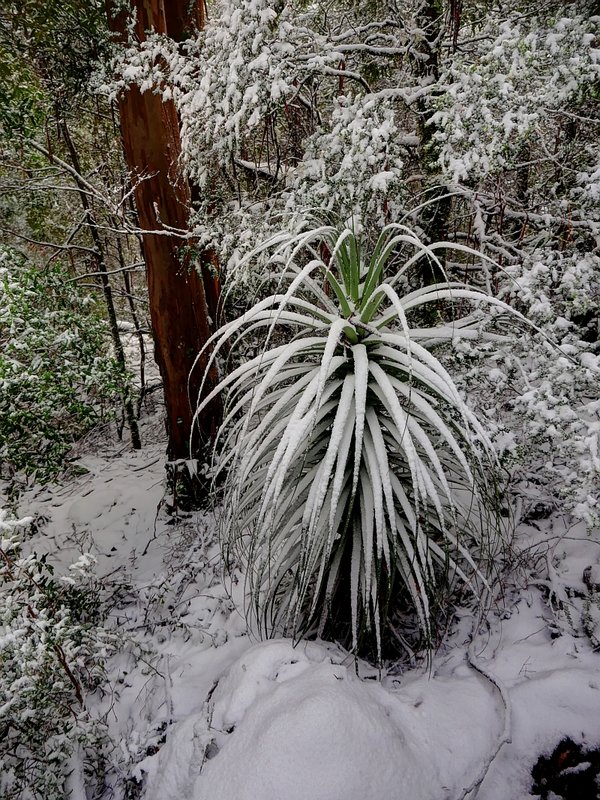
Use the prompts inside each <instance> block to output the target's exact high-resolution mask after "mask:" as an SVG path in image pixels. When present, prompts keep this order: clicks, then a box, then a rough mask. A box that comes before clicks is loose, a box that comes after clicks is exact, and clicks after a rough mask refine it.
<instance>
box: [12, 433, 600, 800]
mask: <svg viewBox="0 0 600 800" xmlns="http://www.w3.org/2000/svg"><path fill="white" fill-rule="evenodd" d="M144 434H145V439H146V441H154V442H156V441H159V443H158V444H151V445H146V446H145V447H144V449H143V450H142V451H140V452H137V453H132V452H130V451H129V450H128V448H127V446H126V445H124V444H115V443H113V442H111V441H110V440H109V439H108V438H106V437H104V438H102V437H100V438H96V440H95V441H92V440H90V441H91V442H92V444H93V447H91V449H93V454H87V455H86V454H83V453H81V457H80V458H79V460H78V462H77V463H78V464H80V465H81V466H82V467H84V468H85V469H86V470H87V472H86V473H85V474H83V475H80V476H79V477H77V478H75V479H73V480H71V481H69V482H67V483H65V484H64V485H62V486H58V487H54V488H51V489H40V488H39V487H36V488H33V489H30V490H29V491H28V492H26V493H25V495H24V496H23V497H22V500H21V510H22V511H23V512H24V513H27V514H41V515H44V516H45V517H47V523H46V524H45V525H44V526H43V529H42V531H41V533H40V534H38V535H37V537H36V540H35V541H34V542H33V544H32V546H34V547H35V549H36V550H38V552H41V551H45V552H48V553H51V554H52V557H53V558H55V559H56V560H57V561H59V562H61V563H62V564H63V565H67V564H68V563H71V562H72V561H74V560H75V558H76V556H77V555H78V554H79V553H80V552H82V551H86V552H92V553H93V554H94V555H95V556H96V557H97V559H98V572H99V574H100V575H102V576H106V581H107V583H108V584H109V585H111V586H114V587H115V592H117V591H118V592H119V598H118V600H117V601H116V605H115V610H114V612H113V621H114V623H115V624H116V625H119V626H120V628H121V629H122V630H125V631H127V632H128V634H130V635H131V636H132V637H133V638H135V639H136V640H137V641H138V643H142V645H143V656H142V657H140V652H141V651H140V648H139V645H138V646H137V649H136V648H132V649H131V651H130V650H128V649H127V648H124V650H123V652H122V653H120V654H119V656H118V657H117V658H116V659H114V660H113V662H112V663H111V665H110V678H111V687H112V688H111V692H110V693H109V694H108V695H105V697H104V698H103V699H102V700H100V699H95V700H92V701H91V702H92V703H95V705H94V708H93V710H94V713H103V714H106V716H107V719H108V721H109V724H110V727H111V731H112V734H113V736H114V737H115V740H116V741H117V742H120V748H121V750H122V753H121V760H120V761H121V767H120V769H121V772H122V774H121V776H120V777H121V784H123V783H124V781H125V779H127V778H129V786H130V787H132V786H134V784H135V781H137V787H138V788H141V797H142V798H143V800H167V799H168V800H367V799H368V798H369V799H370V798H373V800H375V798H382V800H383V798H385V800H402V799H403V798H410V800H429V799H431V800H442V798H448V800H458V798H465V797H470V798H473V797H475V796H476V797H478V798H479V800H525V799H526V798H528V797H529V796H530V790H531V786H532V784H531V768H532V766H533V765H534V763H535V762H536V760H537V759H538V757H539V755H540V754H541V753H543V752H550V751H552V750H553V749H554V747H555V746H556V745H557V744H558V743H559V742H560V740H561V739H563V738H564V737H566V736H568V737H570V738H571V739H573V740H574V741H575V742H577V743H584V744H585V746H586V747H594V746H598V745H599V744H600V670H599V667H600V655H599V654H598V653H597V652H594V646H593V645H594V643H596V644H598V638H599V637H598V636H597V634H599V633H600V625H598V624H597V623H598V620H600V603H598V598H599V597H600V594H598V593H597V592H596V591H595V590H596V589H600V585H598V586H597V585H596V582H597V583H598V584H600V566H599V565H600V547H599V542H600V536H598V535H596V536H588V535H587V534H586V532H585V531H584V530H583V529H582V528H581V526H571V525H570V523H569V520H568V519H564V518H562V517H560V516H559V515H554V516H553V517H551V518H549V519H545V520H540V521H537V522H535V521H533V522H530V524H525V523H523V524H521V526H520V527H519V531H518V543H519V547H520V548H522V550H523V552H524V553H526V554H527V556H528V558H527V564H528V565H529V566H526V567H525V568H523V569H521V570H520V571H519V575H518V578H517V579H516V580H515V584H514V585H513V586H509V587H507V591H506V597H507V599H506V600H505V603H504V606H503V607H502V609H501V610H498V611H496V612H495V613H493V614H492V616H491V617H490V620H489V624H488V626H487V627H485V628H481V629H480V630H479V632H478V634H477V636H476V638H475V640H474V641H473V643H472V645H471V647H470V648H469V638H470V632H471V630H472V627H473V625H472V620H471V619H469V617H468V615H465V616H464V618H463V619H461V620H459V622H458V623H457V628H456V631H455V632H454V634H453V636H452V637H451V640H450V642H449V643H448V644H447V646H445V647H444V648H443V650H442V651H440V652H439V653H438V654H437V655H436V656H435V658H434V661H433V665H432V667H431V670H428V669H427V667H426V666H423V667H422V668H418V669H412V670H408V671H405V672H403V673H400V674H399V671H398V669H393V668H391V669H390V670H389V671H387V672H385V671H384V672H383V673H381V674H379V673H377V672H376V671H375V670H373V669H371V668H369V667H367V666H366V665H364V664H360V665H358V669H356V665H355V663H354V660H353V659H352V658H351V657H350V656H348V655H347V654H346V653H344V652H342V651H341V650H339V649H338V648H337V647H336V646H334V645H332V644H328V643H325V642H318V643H302V644H300V645H298V646H297V647H293V646H292V644H291V643H290V642H289V641H286V640H272V641H268V642H262V643H260V642H257V641H256V640H255V639H254V638H253V637H252V636H251V635H250V634H249V633H248V632H247V629H246V625H245V623H244V620H243V619H242V617H241V616H240V614H239V613H238V612H237V611H236V602H238V603H239V600H240V597H239V592H240V586H239V584H238V585H237V586H236V585H233V586H232V587H231V586H230V587H229V589H232V590H233V598H231V597H230V595H229V593H228V591H227V589H226V587H225V586H224V585H223V582H222V581H221V579H220V571H219V560H218V547H217V543H216V542H215V541H214V536H213V533H212V529H213V526H212V524H211V520H210V518H209V517H207V516H203V515H201V514H197V515H195V516H193V517H189V518H186V519H181V520H179V521H175V522H174V521H173V519H172V518H170V517H169V516H168V514H166V513H165V509H164V500H165V498H164V486H163V474H164V466H163V451H164V445H163V444H162V442H160V438H161V437H160V426H159V425H157V424H156V423H154V427H153V428H148V427H146V429H145V430H144ZM587 567H592V570H591V571H590V570H587V572H586V573H585V575H586V579H585V581H584V571H585V570H586V568H587ZM236 595H238V596H236ZM134 650H135V653H134ZM499 747H500V749H499V751H498V748H499ZM497 751H498V752H497ZM496 753H497V755H495V754H496ZM494 755H495V757H494ZM490 762H491V763H490ZM488 765H489V769H487V771H486V768H487V766H488ZM118 777H119V776H115V778H114V780H115V785H116V781H117V778H118ZM133 778H135V781H133ZM130 796H134V794H131V795H130ZM549 797H553V795H552V794H550V795H549ZM580 800H588V799H587V798H584V797H581V799H580Z"/></svg>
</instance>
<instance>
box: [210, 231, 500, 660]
mask: <svg viewBox="0 0 600 800" xmlns="http://www.w3.org/2000/svg"><path fill="white" fill-rule="evenodd" d="M442 246H444V245H434V246H431V247H426V246H425V245H424V244H423V243H422V242H421V241H420V240H419V239H418V238H417V237H416V236H415V234H413V233H412V232H411V231H410V230H409V229H408V228H406V227H405V226H402V225H389V226H387V227H386V228H385V229H384V230H383V232H382V234H381V236H380V237H379V240H378V242H377V244H376V246H375V248H374V250H373V253H372V254H371V255H370V257H367V254H366V253H365V252H364V250H363V248H362V246H361V242H360V240H359V238H358V237H357V236H356V235H355V234H354V233H353V232H352V231H351V230H348V229H346V230H343V231H342V232H341V233H339V232H338V231H337V230H336V229H335V228H332V227H329V226H324V227H321V228H318V229H314V230H310V231H308V232H307V233H305V234H300V235H298V236H295V237H294V236H291V235H287V234H281V235H279V236H277V237H275V238H274V239H272V240H271V241H269V242H267V243H266V244H265V245H264V248H272V249H273V251H274V252H273V255H272V257H271V265H272V268H273V270H275V273H276V276H277V278H278V280H279V287H280V289H279V291H278V292H277V293H276V294H274V295H272V296H270V297H268V298H266V299H264V300H262V301H261V302H259V303H257V304H256V305H255V306H254V307H253V308H252V309H251V310H249V311H248V312H247V313H245V314H244V315H243V316H242V317H241V318H240V319H238V320H235V321H233V322H231V323H229V324H226V325H224V326H223V327H222V328H221V329H220V330H219V331H218V332H217V333H216V334H215V335H214V337H213V339H212V341H211V342H210V343H209V345H210V346H212V347H213V353H212V355H211V359H210V361H211V363H212V362H213V361H214V359H215V358H216V357H217V356H218V354H219V352H221V351H222V350H223V348H225V347H226V346H227V347H230V346H231V348H232V349H233V350H234V352H235V349H234V348H235V346H239V345H240V343H243V341H244V337H247V338H246V341H248V337H256V336H258V335H261V332H263V331H265V330H266V343H265V345H264V348H263V349H262V351H261V352H260V353H259V354H258V355H256V356H255V357H254V358H251V359H250V360H248V361H247V362H246V363H242V364H241V365H240V366H238V367H237V368H236V369H234V370H233V371H232V372H231V374H229V375H228V376H226V377H225V378H223V379H222V381H221V382H220V384H219V386H217V388H216V389H215V390H214V391H213V392H212V393H211V394H210V395H208V396H207V397H206V398H204V399H203V400H202V402H201V403H200V405H199V406H198V410H197V413H198V414H200V413H202V409H203V408H204V406H205V404H206V403H208V402H210V399H211V397H212V396H214V395H215V394H216V393H217V392H221V391H223V390H227V401H226V408H225V415H224V422H223V425H222V427H221V429H220V431H219V436H218V441H217V451H218V459H217V464H218V467H217V478H218V477H219V476H223V475H226V478H225V483H224V496H223V516H222V538H223V544H224V548H225V554H226V556H231V557H233V558H236V559H238V560H239V561H240V562H241V564H242V565H243V567H244V569H245V571H246V576H247V581H248V590H249V597H250V598H251V605H250V607H249V609H248V611H249V612H250V613H251V614H252V615H255V617H256V618H257V620H258V622H259V623H260V625H261V626H262V627H263V629H264V630H265V631H267V632H277V633H279V632H284V633H291V634H292V635H294V636H296V635H299V634H302V633H303V632H306V631H307V630H308V628H309V627H310V626H311V625H314V623H315V620H317V619H319V620H320V630H321V632H322V631H323V629H324V626H327V625H329V628H328V629H327V630H328V632H333V634H335V635H337V636H338V637H339V638H342V639H345V641H346V643H347V644H350V645H352V646H353V647H355V648H356V647H357V646H359V645H360V642H361V640H362V641H363V642H370V647H372V648H373V650H371V652H373V651H374V649H375V648H376V650H377V653H378V656H379V655H380V654H381V633H382V623H385V624H386V625H387V624H388V623H391V622H392V620H393V619H394V615H396V617H397V611H398V609H399V608H400V607H401V606H402V605H404V607H405V608H407V609H412V611H413V612H415V613H416V616H417V619H418V626H419V628H420V631H421V634H422V635H423V636H424V637H425V639H426V640H427V641H429V640H430V637H431V632H432V620H433V617H434V611H435V609H436V607H439V606H443V604H444V598H446V599H447V596H448V592H449V591H450V590H451V588H452V587H453V586H456V584H457V583H462V584H464V585H465V586H467V587H470V589H472V590H476V588H477V585H479V586H480V587H481V585H482V583H484V582H485V581H486V574H487V573H488V571H489V570H488V566H487V565H488V564H489V562H490V561H491V559H493V557H494V556H495V555H496V554H497V553H498V551H499V548H500V546H501V543H502V536H501V533H500V530H501V524H500V519H499V515H498V500H497V493H496V478H497V463H496V459H495V455H494V452H493V449H492V446H491V444H490V442H489V439H488V437H487V435H486V433H485V431H484V430H483V428H482V426H481V425H480V423H479V422H478V420H477V418H476V416H475V415H474V414H473V413H472V412H471V411H470V410H469V409H468V408H467V406H466V405H465V403H464V402H463V400H462V399H461V397H460V395H459V392H458V390H457V389H456V387H455V385H454V383H453V382H452V379H451V378H450V376H449V374H448V373H447V371H446V370H445V369H444V367H443V366H442V364H441V363H440V361H439V360H438V359H437V358H436V357H435V356H434V355H433V350H434V349H435V347H436V345H437V344H439V343H447V342H449V341H452V340H453V339H455V338H456V337H464V338H476V337H478V336H479V332H478V324H477V323H478V319H479V318H478V316H477V314H471V315H470V316H467V317H464V318H461V319H454V320H452V321H450V322H446V323H441V324H439V325H438V326H437V327H427V328H422V327H418V319H419V316H418V315H420V318H422V319H427V318H429V319H431V316H432V315H431V312H429V313H427V314H426V313H424V308H425V307H430V308H431V307H432V308H433V309H434V311H435V313H436V315H437V316H438V317H439V315H440V313H441V311H442V310H443V309H445V308H446V307H448V306H451V307H452V306H453V305H454V302H455V301H457V300H458V301H460V303H461V305H465V304H466V305H470V306H471V307H472V306H473V304H475V305H477V304H478V303H480V302H481V301H484V302H486V303H488V304H492V305H493V306H495V307H496V308H500V309H502V310H503V311H507V310H508V308H507V307H506V306H504V304H502V303H500V302H498V301H497V300H494V299H493V298H490V297H488V296H487V295H485V294H484V293H482V292H480V291H478V290H476V289H472V288H469V287H466V286H465V285H462V284H458V283H442V284H437V285H432V286H425V287H423V288H419V289H416V290H413V291H411V290H410V289H408V290H406V292H405V293H404V294H402V292H401V290H400V287H401V286H403V285H405V281H406V277H407V276H408V275H409V274H410V273H411V271H415V272H417V270H418V265H419V262H420V261H421V259H429V260H431V261H433V262H436V263H437V264H438V267H439V268H440V269H442V266H441V264H440V262H439V261H438V259H437V257H436V252H435V251H436V250H437V249H438V248H439V247H442ZM264 248H261V249H264ZM400 251H402V252H404V253H406V252H407V251H408V256H406V259H405V260H404V263H402V264H401V265H399V264H398V253H399V252H400ZM323 253H327V254H330V257H329V258H328V259H327V263H326V262H325V261H324V260H323V258H322V254H323ZM297 259H298V260H299V261H300V259H301V261H300V263H301V264H304V266H301V265H299V264H298V263H297ZM281 329H284V330H285V329H287V330H288V331H290V330H291V331H292V333H293V336H292V337H291V338H290V337H289V336H287V338H286V339H285V340H282V339H281V336H280V334H279V333H277V334H276V332H277V331H279V330H281ZM262 335H263V337H264V333H263V334H262ZM276 335H277V336H278V337H279V338H278V340H277V341H283V343H281V344H276V342H275V338H274V337H275V336H276ZM230 352H231V350H230ZM209 367H210V364H209ZM396 621H397V620H396Z"/></svg>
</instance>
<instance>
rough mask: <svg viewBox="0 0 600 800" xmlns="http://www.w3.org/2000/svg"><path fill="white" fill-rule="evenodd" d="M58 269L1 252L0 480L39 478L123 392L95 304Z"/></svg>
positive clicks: (53, 467) (52, 470)
mask: <svg viewBox="0 0 600 800" xmlns="http://www.w3.org/2000/svg"><path fill="white" fill-rule="evenodd" d="M66 277H67V276H66V274H65V273H64V271H63V269H62V268H61V267H60V266H58V265H53V266H49V267H47V268H46V269H44V270H43V271H42V270H39V269H37V268H36V267H35V266H34V265H33V264H31V263H30V262H28V261H27V260H26V259H25V258H24V257H23V256H22V255H21V254H19V253H17V252H16V251H15V250H11V249H8V248H4V247H0V475H2V476H4V477H10V475H11V473H12V472H14V471H15V470H17V471H22V472H24V473H26V474H36V475H37V477H38V478H39V479H40V480H45V479H48V478H49V477H51V476H52V475H54V474H55V473H56V472H57V471H58V470H59V469H60V468H61V466H62V463H63V460H64V457H65V455H66V454H67V453H68V451H69V449H70V447H71V445H72V444H73V442H74V441H76V440H77V439H78V438H79V437H81V436H82V434H83V433H85V432H86V431H87V430H88V429H89V428H90V427H91V426H92V425H93V424H94V423H95V422H97V421H98V420H99V419H101V418H102V416H103V415H104V414H105V413H106V410H107V409H110V407H111V405H114V404H115V402H116V400H117V398H118V396H119V393H120V392H122V390H123V377H122V375H121V373H120V371H119V369H118V366H117V364H116V362H115V361H114V359H112V358H111V357H110V355H109V345H108V334H107V326H106V324H105V322H104V321H103V320H102V318H101V317H100V316H99V314H98V312H97V310H96V308H95V304H94V302H93V301H92V300H91V299H90V298H89V297H86V296H85V295H84V294H82V292H81V291H80V290H79V289H78V287H77V286H76V285H75V284H74V283H72V282H71V283H67V282H65V279H66Z"/></svg>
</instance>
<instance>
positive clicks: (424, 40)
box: [413, 0, 459, 284]
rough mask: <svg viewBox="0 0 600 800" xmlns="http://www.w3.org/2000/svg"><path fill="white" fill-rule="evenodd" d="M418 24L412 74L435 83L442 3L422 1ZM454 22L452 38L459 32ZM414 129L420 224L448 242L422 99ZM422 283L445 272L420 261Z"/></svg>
mask: <svg viewBox="0 0 600 800" xmlns="http://www.w3.org/2000/svg"><path fill="white" fill-rule="evenodd" d="M416 17H417V23H418V26H419V28H420V29H421V37H420V43H419V46H418V47H417V53H416V58H415V59H414V62H413V63H414V71H415V73H416V75H417V76H418V78H419V80H420V82H421V84H422V85H429V84H432V83H437V82H438V80H439V77H440V53H441V45H442V38H443V36H444V29H445V11H444V4H443V2H442V0H421V3H420V4H419V7H418V9H417V15H416ZM458 24H459V22H458V20H457V21H456V22H455V35H456V33H457V32H458ZM416 107H417V113H418V118H417V127H418V131H419V137H420V140H421V147H420V151H421V167H422V169H423V174H424V176H425V180H424V187H423V188H424V189H425V190H426V191H425V193H424V196H423V198H422V202H427V201H429V204H428V205H427V206H425V208H424V209H423V211H422V213H421V221H422V223H423V226H424V228H425V230H426V232H427V236H428V239H429V241H430V242H436V241H437V242H439V241H447V239H448V223H449V217H450V211H451V198H449V197H447V194H448V188H447V186H446V185H445V184H444V183H443V182H442V181H441V175H440V170H439V166H438V146H437V142H436V139H435V132H436V128H435V125H433V124H432V122H431V114H432V112H431V111H430V109H429V107H428V105H427V102H426V100H425V98H424V97H421V98H419V99H418V100H417V103H416ZM437 255H438V258H439V259H440V261H441V264H442V267H443V266H444V264H445V259H444V254H443V251H438V253H437ZM422 264H423V267H422V269H423V274H422V280H423V282H424V283H428V284H430V283H437V282H438V281H443V280H444V279H445V278H444V271H443V269H440V267H439V266H438V265H437V264H435V263H434V262H433V261H430V262H429V263H427V262H426V260H425V259H423V260H422Z"/></svg>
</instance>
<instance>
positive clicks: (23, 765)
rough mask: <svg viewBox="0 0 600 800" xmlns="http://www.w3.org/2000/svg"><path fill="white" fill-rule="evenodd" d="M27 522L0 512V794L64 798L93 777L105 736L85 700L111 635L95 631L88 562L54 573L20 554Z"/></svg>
mask: <svg viewBox="0 0 600 800" xmlns="http://www.w3.org/2000/svg"><path fill="white" fill-rule="evenodd" d="M28 521H29V520H21V521H18V522H17V521H15V520H10V519H9V518H8V516H7V513H6V512H5V511H3V510H0V796H1V797H2V798H3V800H17V798H19V800H22V799H25V800H64V799H65V797H68V796H70V789H69V787H73V786H76V785H77V782H78V780H79V782H80V784H81V783H87V784H88V785H89V786H93V785H94V781H95V773H100V772H101V765H102V758H103V753H104V751H105V750H106V748H107V745H108V741H109V740H108V736H107V734H106V730H105V726H104V725H103V724H102V723H101V722H100V721H97V720H94V719H92V718H91V717H90V715H89V713H88V709H87V708H86V698H87V695H88V693H89V692H90V691H94V690H95V689H96V688H97V687H98V686H99V685H101V684H102V683H103V682H104V680H105V673H104V661H105V659H106V658H107V657H108V656H109V655H110V654H112V653H114V652H115V650H116V643H117V637H116V635H115V634H114V633H110V632H109V631H107V630H105V629H104V628H103V627H102V619H101V610H100V609H101V604H100V600H99V587H98V583H97V581H96V579H95V578H94V574H93V566H94V561H93V559H92V558H91V557H90V556H87V555H83V556H81V557H80V559H79V560H78V561H77V562H76V563H75V564H74V565H72V566H71V568H70V569H69V573H68V575H66V576H63V577H55V575H54V570H53V569H52V567H51V566H50V565H49V564H48V563H47V559H46V557H45V556H37V555H36V554H35V553H33V554H30V555H24V554H23V550H22V543H21V540H20V532H21V531H22V530H23V529H24V527H25V526H26V524H27V522H28ZM75 794H76V795H77V796H79V794H78V793H77V792H75Z"/></svg>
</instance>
